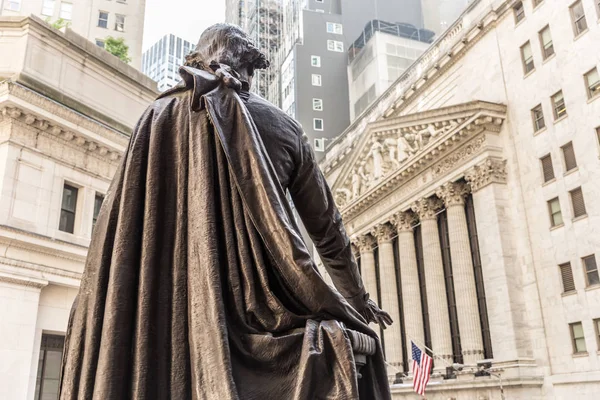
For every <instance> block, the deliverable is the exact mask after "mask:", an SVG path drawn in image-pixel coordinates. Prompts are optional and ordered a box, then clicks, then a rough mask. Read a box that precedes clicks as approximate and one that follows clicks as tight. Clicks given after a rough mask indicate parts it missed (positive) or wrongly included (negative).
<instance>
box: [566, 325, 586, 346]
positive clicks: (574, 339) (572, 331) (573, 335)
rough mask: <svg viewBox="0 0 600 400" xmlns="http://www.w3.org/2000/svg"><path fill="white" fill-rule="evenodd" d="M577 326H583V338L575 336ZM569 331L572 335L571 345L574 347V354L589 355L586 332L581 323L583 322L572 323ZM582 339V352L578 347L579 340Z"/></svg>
mask: <svg viewBox="0 0 600 400" xmlns="http://www.w3.org/2000/svg"><path fill="white" fill-rule="evenodd" d="M575 325H580V326H581V334H582V336H580V337H576V336H575V329H574V327H575ZM569 331H570V333H571V345H572V346H573V354H587V345H586V343H585V332H584V331H583V324H582V323H581V321H579V322H572V323H570V324H569ZM580 339H583V346H584V349H583V350H580V349H579V348H578V346H577V340H580Z"/></svg>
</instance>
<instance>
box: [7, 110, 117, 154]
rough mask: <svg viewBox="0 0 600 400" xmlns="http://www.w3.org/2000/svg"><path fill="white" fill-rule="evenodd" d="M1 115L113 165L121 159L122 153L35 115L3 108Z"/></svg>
mask: <svg viewBox="0 0 600 400" xmlns="http://www.w3.org/2000/svg"><path fill="white" fill-rule="evenodd" d="M1 113H2V115H3V116H4V117H5V118H6V117H9V118H11V119H13V120H16V121H21V122H23V123H25V124H27V125H29V126H31V127H33V128H35V129H39V130H40V131H42V132H47V133H48V134H51V135H53V136H55V137H57V138H60V139H62V140H64V141H66V142H69V143H72V144H74V145H76V146H78V147H81V148H82V149H83V150H84V151H87V152H90V153H93V154H94V155H95V156H97V157H100V158H103V159H106V160H109V161H110V162H111V163H114V162H116V161H118V160H119V159H120V158H121V152H120V151H118V150H109V149H107V148H106V147H105V146H104V145H102V144H100V143H97V142H95V141H92V140H89V139H87V138H85V137H83V136H81V135H79V134H78V133H77V132H72V131H69V130H65V129H64V128H62V127H60V126H57V125H53V124H52V123H51V122H49V121H46V120H44V119H41V118H39V117H37V116H35V115H33V114H29V113H27V112H26V111H25V110H21V109H19V108H16V107H3V108H2V109H1Z"/></svg>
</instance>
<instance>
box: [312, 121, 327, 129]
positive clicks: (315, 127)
mask: <svg viewBox="0 0 600 400" xmlns="http://www.w3.org/2000/svg"><path fill="white" fill-rule="evenodd" d="M318 121H321V128H317V122H318ZM324 126H325V121H323V118H313V130H314V131H318V132H322V131H323V128H324Z"/></svg>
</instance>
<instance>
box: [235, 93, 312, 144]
mask: <svg viewBox="0 0 600 400" xmlns="http://www.w3.org/2000/svg"><path fill="white" fill-rule="evenodd" d="M245 104H246V107H247V108H248V110H249V111H250V114H251V115H252V117H253V119H254V120H255V122H256V121H257V120H258V122H259V124H260V122H261V120H264V121H266V122H267V123H268V124H269V125H274V126H277V127H278V128H285V131H288V132H290V133H293V134H294V135H296V136H298V137H302V135H303V130H302V126H301V125H300V123H299V122H298V121H296V120H295V119H294V118H292V117H291V116H290V115H288V114H287V113H285V112H284V111H283V110H282V109H281V108H279V107H277V106H276V105H274V104H273V103H271V102H270V101H268V100H266V99H265V98H263V97H262V96H259V95H258V94H255V93H250V94H249V96H248V97H247V100H246V101H245Z"/></svg>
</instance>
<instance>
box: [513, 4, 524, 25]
mask: <svg viewBox="0 0 600 400" xmlns="http://www.w3.org/2000/svg"><path fill="white" fill-rule="evenodd" d="M513 10H514V11H515V23H519V22H521V21H522V20H523V19H524V18H525V8H524V7H523V2H522V1H519V2H518V3H517V4H515V6H514V7H513Z"/></svg>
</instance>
